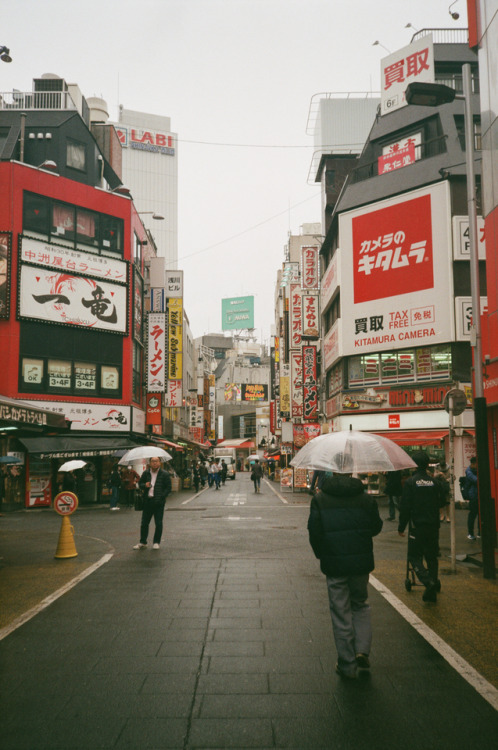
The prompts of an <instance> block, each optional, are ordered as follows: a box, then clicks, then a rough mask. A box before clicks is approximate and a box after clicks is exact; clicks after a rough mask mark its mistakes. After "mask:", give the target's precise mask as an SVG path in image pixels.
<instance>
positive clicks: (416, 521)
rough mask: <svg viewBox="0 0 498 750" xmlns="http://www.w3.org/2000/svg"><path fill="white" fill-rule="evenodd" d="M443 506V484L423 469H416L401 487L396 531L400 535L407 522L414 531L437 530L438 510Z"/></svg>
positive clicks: (444, 498) (444, 493) (444, 489)
mask: <svg viewBox="0 0 498 750" xmlns="http://www.w3.org/2000/svg"><path fill="white" fill-rule="evenodd" d="M445 504H446V488H445V487H444V484H443V482H442V481H441V480H440V479H439V478H438V477H433V476H431V475H430V474H428V473H427V472H426V471H425V470H424V469H417V471H416V472H415V473H414V474H413V475H412V476H411V477H409V478H408V479H407V480H406V482H405V486H404V487H403V494H402V496H401V506H400V513H399V525H398V531H399V532H400V533H401V534H402V533H403V531H404V530H405V528H406V525H407V524H408V522H409V521H411V524H412V528H414V529H421V528H432V529H439V509H440V508H442V507H443V505H445Z"/></svg>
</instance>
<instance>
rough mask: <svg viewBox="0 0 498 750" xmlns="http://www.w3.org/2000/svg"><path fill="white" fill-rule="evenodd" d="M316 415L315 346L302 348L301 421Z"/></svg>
mask: <svg viewBox="0 0 498 750" xmlns="http://www.w3.org/2000/svg"><path fill="white" fill-rule="evenodd" d="M317 415H318V383H317V379H316V346H303V419H316V417H317Z"/></svg>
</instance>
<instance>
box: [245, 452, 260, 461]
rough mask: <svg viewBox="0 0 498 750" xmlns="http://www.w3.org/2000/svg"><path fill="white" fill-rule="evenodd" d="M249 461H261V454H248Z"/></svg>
mask: <svg viewBox="0 0 498 750" xmlns="http://www.w3.org/2000/svg"><path fill="white" fill-rule="evenodd" d="M247 460H248V461H259V456H258V454H257V453H251V455H250V456H247Z"/></svg>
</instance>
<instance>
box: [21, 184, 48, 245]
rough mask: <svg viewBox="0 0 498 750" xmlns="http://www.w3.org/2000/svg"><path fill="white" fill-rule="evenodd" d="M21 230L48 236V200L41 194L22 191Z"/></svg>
mask: <svg viewBox="0 0 498 750" xmlns="http://www.w3.org/2000/svg"><path fill="white" fill-rule="evenodd" d="M23 230H24V231H25V232H34V233H35V234H42V235H43V236H45V237H46V236H48V234H49V233H50V201H49V199H48V198H45V197H43V196H42V195H35V194H34V193H24V204H23Z"/></svg>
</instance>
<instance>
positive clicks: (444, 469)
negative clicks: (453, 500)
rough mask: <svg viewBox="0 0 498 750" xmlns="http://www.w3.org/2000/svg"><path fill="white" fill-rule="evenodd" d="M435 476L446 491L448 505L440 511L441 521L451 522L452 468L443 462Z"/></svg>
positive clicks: (437, 468)
mask: <svg viewBox="0 0 498 750" xmlns="http://www.w3.org/2000/svg"><path fill="white" fill-rule="evenodd" d="M434 476H435V477H437V478H438V479H439V481H440V482H441V484H442V486H443V489H444V497H445V499H446V505H443V507H442V508H441V510H440V513H439V520H440V521H445V522H446V523H449V522H450V467H449V466H448V464H447V463H446V461H441V463H440V464H438V466H437V467H436V469H435V471H434Z"/></svg>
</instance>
